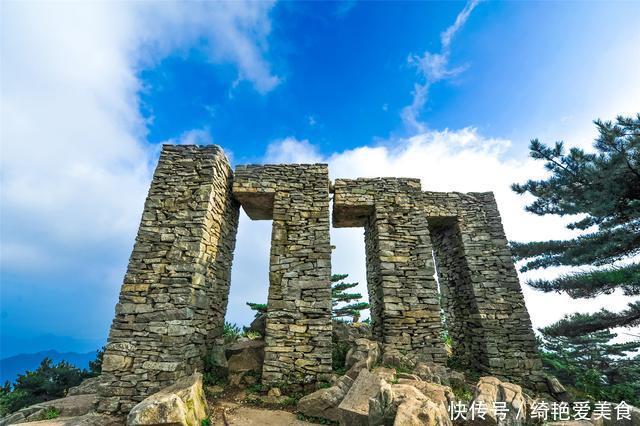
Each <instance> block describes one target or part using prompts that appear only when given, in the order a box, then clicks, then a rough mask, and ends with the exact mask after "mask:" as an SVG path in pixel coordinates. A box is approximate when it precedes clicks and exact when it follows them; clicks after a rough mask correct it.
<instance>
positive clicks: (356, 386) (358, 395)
mask: <svg viewBox="0 0 640 426" xmlns="http://www.w3.org/2000/svg"><path fill="white" fill-rule="evenodd" d="M381 384H382V381H381V380H380V379H379V378H378V377H377V376H376V375H374V374H372V373H370V372H369V370H366V369H363V370H361V371H360V374H359V375H358V378H357V379H356V380H355V381H354V382H353V385H351V388H350V389H349V392H348V393H347V395H346V396H345V397H344V399H343V400H342V402H341V403H340V405H339V406H338V417H339V421H340V424H341V425H349V426H359V425H363V426H364V425H368V424H369V399H370V398H373V397H375V396H376V395H378V393H379V392H380V386H381Z"/></svg>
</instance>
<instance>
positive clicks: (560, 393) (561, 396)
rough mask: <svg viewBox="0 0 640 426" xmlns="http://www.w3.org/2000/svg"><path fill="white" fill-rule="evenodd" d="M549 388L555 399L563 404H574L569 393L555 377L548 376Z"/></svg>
mask: <svg viewBox="0 0 640 426" xmlns="http://www.w3.org/2000/svg"><path fill="white" fill-rule="evenodd" d="M545 379H546V380H547V387H548V388H549V393H550V394H551V395H553V397H554V398H555V399H557V400H558V401H563V402H572V398H571V395H569V392H567V390H566V389H565V388H564V386H562V383H560V381H559V380H558V379H557V378H555V377H553V376H546V377H545Z"/></svg>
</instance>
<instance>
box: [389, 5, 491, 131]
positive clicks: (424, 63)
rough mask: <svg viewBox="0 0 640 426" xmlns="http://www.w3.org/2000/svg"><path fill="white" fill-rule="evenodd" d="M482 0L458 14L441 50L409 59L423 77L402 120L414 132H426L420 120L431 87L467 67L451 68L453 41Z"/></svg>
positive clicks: (442, 42)
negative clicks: (450, 59)
mask: <svg viewBox="0 0 640 426" xmlns="http://www.w3.org/2000/svg"><path fill="white" fill-rule="evenodd" d="M479 2H480V0H470V1H468V2H467V4H466V5H465V7H464V9H462V11H461V12H460V13H458V16H456V20H455V22H454V23H453V24H452V25H451V26H449V27H448V28H447V29H446V30H444V31H443V32H442V33H440V52H437V53H432V52H429V51H425V52H424V53H423V54H422V56H420V55H416V54H413V53H412V54H410V55H409V57H408V58H407V62H408V63H409V65H411V66H412V67H415V68H416V69H417V72H418V75H419V76H420V79H421V80H422V81H421V82H419V83H415V84H414V86H413V93H412V95H413V100H412V102H411V104H410V105H408V106H406V107H405V108H403V109H402V111H401V117H402V121H403V122H404V124H405V126H407V127H408V129H409V130H410V131H414V132H424V131H425V130H426V126H425V124H424V122H422V121H421V120H420V112H421V111H422V109H423V108H424V106H425V105H426V103H427V99H428V97H429V88H430V87H431V86H432V85H433V84H435V83H437V82H439V81H442V80H446V79H448V78H452V77H455V76H456V75H458V74H460V73H461V72H463V71H464V70H465V69H466V66H459V67H455V68H450V66H449V56H450V53H451V42H452V40H453V38H454V37H455V35H456V33H457V32H458V31H460V29H461V28H462V27H463V26H464V24H465V23H466V22H467V20H468V19H469V16H470V15H471V12H473V9H475V7H476V6H477V5H478V3H479Z"/></svg>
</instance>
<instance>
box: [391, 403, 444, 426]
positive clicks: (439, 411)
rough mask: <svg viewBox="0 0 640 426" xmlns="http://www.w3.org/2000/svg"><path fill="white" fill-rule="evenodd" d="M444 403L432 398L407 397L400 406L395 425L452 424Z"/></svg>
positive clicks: (428, 425) (439, 425)
mask: <svg viewBox="0 0 640 426" xmlns="http://www.w3.org/2000/svg"><path fill="white" fill-rule="evenodd" d="M452 424H453V423H452V422H451V419H450V418H449V413H448V412H447V409H446V407H445V406H444V405H442V404H438V403H435V402H433V401H430V400H428V399H427V400H426V401H425V400H420V399H413V398H410V399H406V400H405V401H404V402H403V403H402V404H400V405H399V406H398V409H397V411H396V417H395V420H394V422H393V425H394V426H445V425H452Z"/></svg>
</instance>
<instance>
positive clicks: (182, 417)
mask: <svg viewBox="0 0 640 426" xmlns="http://www.w3.org/2000/svg"><path fill="white" fill-rule="evenodd" d="M207 411H208V407H207V401H206V399H205V397H204V392H203V390H202V374H200V373H195V374H193V375H192V376H189V377H185V378H183V379H180V380H178V381H177V382H176V383H174V384H173V385H171V386H169V387H167V388H164V389H162V390H161V391H160V392H157V393H154V394H153V395H151V396H149V397H148V398H146V399H145V400H143V401H142V402H141V403H139V404H138V405H136V406H135V407H133V409H132V410H131V412H129V415H128V416H127V425H129V426H142V425H181V426H199V425H200V422H201V420H203V419H205V418H206V417H207Z"/></svg>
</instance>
